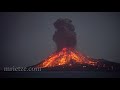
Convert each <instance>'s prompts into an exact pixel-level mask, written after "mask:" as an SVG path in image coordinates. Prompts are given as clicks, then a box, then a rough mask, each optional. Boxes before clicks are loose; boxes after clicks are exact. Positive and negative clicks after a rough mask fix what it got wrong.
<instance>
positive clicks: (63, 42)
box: [53, 18, 77, 51]
mask: <svg viewBox="0 0 120 90" xmlns="http://www.w3.org/2000/svg"><path fill="white" fill-rule="evenodd" d="M54 27H55V28H56V31H55V33H54V35H53V40H54V42H55V43H56V46H57V51H59V50H61V49H62V48H64V47H66V48H75V46H76V43H77V41H76V33H75V32H74V31H75V28H74V25H73V24H72V21H71V20H70V19H68V18H65V19H62V18H59V19H58V20H57V21H56V22H54Z"/></svg>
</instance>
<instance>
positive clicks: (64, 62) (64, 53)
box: [37, 48, 97, 68]
mask: <svg viewBox="0 0 120 90" xmlns="http://www.w3.org/2000/svg"><path fill="white" fill-rule="evenodd" d="M76 63H79V64H89V65H92V66H95V65H97V61H95V60H92V59H91V58H88V57H86V56H85V55H82V54H81V53H79V52H78V51H77V50H75V49H73V48H63V49H62V50H61V51H59V52H55V53H53V54H52V55H51V56H49V57H48V58H47V59H45V60H44V61H43V62H41V63H40V64H38V65H37V67H40V68H46V67H56V66H72V65H73V64H76Z"/></svg>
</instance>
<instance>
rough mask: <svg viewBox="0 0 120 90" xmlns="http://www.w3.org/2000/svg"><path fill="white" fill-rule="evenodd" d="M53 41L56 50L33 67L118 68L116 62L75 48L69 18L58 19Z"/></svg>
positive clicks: (58, 68)
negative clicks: (93, 56) (96, 57)
mask: <svg viewBox="0 0 120 90" xmlns="http://www.w3.org/2000/svg"><path fill="white" fill-rule="evenodd" d="M54 26H55V28H56V31H55V34H54V35H53V41H54V42H55V43H56V46H57V50H56V51H55V52H54V53H53V54H52V55H50V56H48V58H46V59H45V60H43V61H42V62H40V63H38V64H37V65H34V67H39V68H42V69H43V70H120V65H119V64H118V63H113V62H109V61H106V60H104V59H93V58H90V57H88V56H86V55H83V54H82V53H80V52H78V51H77V50H76V44H77V39H76V33H75V28H74V25H73V24H72V21H71V20H70V19H67V18H66V19H62V18H60V19H58V20H57V21H56V22H55V23H54Z"/></svg>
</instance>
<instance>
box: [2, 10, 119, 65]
mask: <svg viewBox="0 0 120 90" xmlns="http://www.w3.org/2000/svg"><path fill="white" fill-rule="evenodd" d="M58 18H69V19H71V20H72V23H73V24H74V26H75V32H76V34H77V50H78V51H80V52H81V53H83V54H85V55H87V56H90V57H92V58H99V59H101V58H103V59H107V60H109V61H113V62H119V63H120V40H119V39H120V12H0V67H3V66H23V67H24V66H31V65H34V64H37V63H39V62H40V61H42V60H43V59H44V58H46V57H48V56H49V55H51V53H53V52H54V51H55V50H56V45H55V43H54V41H53V40H52V37H53V34H54V32H55V28H54V26H53V23H54V22H55V21H56V20H57V19H58Z"/></svg>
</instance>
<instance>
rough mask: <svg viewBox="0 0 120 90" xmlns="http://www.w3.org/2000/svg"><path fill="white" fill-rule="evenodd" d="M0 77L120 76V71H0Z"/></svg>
mask: <svg viewBox="0 0 120 90" xmlns="http://www.w3.org/2000/svg"><path fill="white" fill-rule="evenodd" d="M0 78H120V72H92V71H82V72H81V71H39V72H0Z"/></svg>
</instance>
